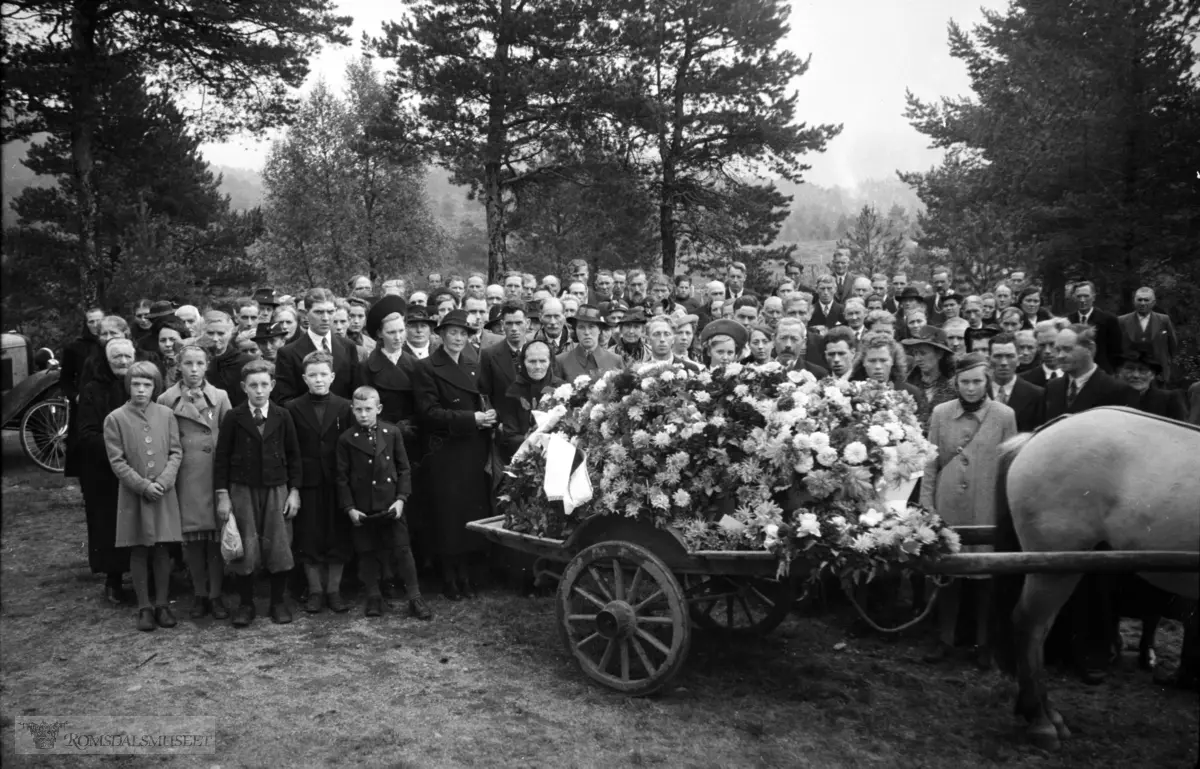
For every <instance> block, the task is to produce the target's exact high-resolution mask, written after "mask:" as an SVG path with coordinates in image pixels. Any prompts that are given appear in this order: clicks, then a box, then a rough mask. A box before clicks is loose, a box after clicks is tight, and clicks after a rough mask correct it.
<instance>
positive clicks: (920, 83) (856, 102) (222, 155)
mask: <svg viewBox="0 0 1200 769" xmlns="http://www.w3.org/2000/svg"><path fill="white" fill-rule="evenodd" d="M1005 4H1006V3H1005V2H1004V0H792V16H791V27H792V33H791V35H790V36H789V37H788V39H787V43H786V45H787V46H788V47H789V48H790V49H791V50H793V51H795V52H796V53H798V54H800V55H807V54H810V53H811V54H812V62H811V65H810V67H809V70H808V73H807V74H806V75H805V76H804V77H802V78H800V79H799V80H798V81H797V82H796V84H795V86H796V88H797V90H798V92H799V95H800V99H799V104H800V107H799V118H800V119H801V120H803V121H804V122H807V123H810V124H813V123H842V124H844V128H843V130H842V133H841V135H840V136H838V137H837V138H836V139H834V140H833V142H832V143H831V144H830V145H829V148H828V150H826V152H825V153H823V154H820V155H810V156H809V160H808V162H809V164H810V165H811V166H812V170H811V171H809V172H808V174H807V175H806V177H805V178H806V179H807V180H808V181H810V182H814V183H816V184H820V185H824V186H833V185H841V186H845V187H853V186H854V185H855V184H856V183H858V182H859V181H861V180H864V179H870V178H883V177H890V176H891V175H892V174H893V173H894V172H895V171H896V169H900V170H904V171H914V170H925V169H927V168H929V166H931V165H933V164H935V163H936V162H937V161H938V158H939V153H938V152H936V151H933V150H930V149H927V147H926V141H925V137H923V136H921V135H920V134H918V133H917V132H916V131H914V130H913V129H912V127H911V126H909V124H908V122H907V121H905V119H904V117H903V114H904V89H905V88H909V89H911V90H912V91H913V92H914V93H916V94H917V95H919V96H921V97H922V98H925V99H932V98H935V97H938V96H950V95H965V94H967V93H968V91H969V87H968V81H967V75H966V72H965V70H964V68H963V66H962V65H961V63H960V62H957V61H955V60H953V59H951V58H950V54H949V53H948V47H947V45H946V23H947V22H948V21H949V20H950V19H954V20H955V21H957V22H958V23H959V24H961V25H963V26H964V27H967V28H970V27H972V26H974V25H975V24H976V23H978V22H979V21H980V20H982V18H983V14H982V11H981V7H986V8H991V9H995V10H999V9H1001V8H1003V7H1004V6H1005ZM337 5H338V8H339V10H340V11H341V12H342V13H346V14H349V15H351V16H353V17H354V27H353V29H352V30H351V33H350V37H351V39H352V40H354V46H352V47H345V48H343V47H339V48H327V49H325V50H323V51H322V52H321V53H320V55H319V56H318V57H317V58H316V59H315V60H314V61H313V64H312V74H311V76H310V81H313V80H315V79H316V78H318V77H323V78H324V79H325V80H326V81H327V82H329V83H330V84H331V85H333V86H335V87H337V88H340V87H341V85H342V83H343V81H344V78H343V73H344V71H345V67H346V63H347V62H348V61H350V60H351V59H353V58H354V57H356V56H358V55H359V53H360V51H361V49H360V48H359V45H358V41H359V40H360V39H361V37H362V33H363V32H368V33H372V34H374V33H376V32H378V30H379V29H380V26H381V24H382V22H383V21H384V20H385V19H388V18H391V17H392V16H393V15H394V13H395V9H396V8H397V6H398V5H399V4H398V3H393V2H391V1H390V0H340V2H338V3H337ZM306 87H307V86H306ZM265 153H266V143H265V142H254V141H250V140H246V139H241V140H235V141H232V142H229V143H225V144H218V145H206V146H205V148H204V154H205V157H206V158H208V160H209V161H210V162H213V163H217V164H220V165H229V166H238V167H243V168H253V169H260V168H262V164H263V160H264V156H265Z"/></svg>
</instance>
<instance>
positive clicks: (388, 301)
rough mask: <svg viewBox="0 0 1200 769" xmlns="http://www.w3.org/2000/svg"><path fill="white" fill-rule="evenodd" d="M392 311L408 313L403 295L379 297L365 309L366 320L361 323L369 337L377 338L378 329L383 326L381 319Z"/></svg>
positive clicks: (402, 313)
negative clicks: (369, 307)
mask: <svg viewBox="0 0 1200 769" xmlns="http://www.w3.org/2000/svg"><path fill="white" fill-rule="evenodd" d="M394 312H397V313H400V314H401V315H407V314H408V302H406V301H404V297H402V296H396V295H395V294H388V295H387V296H383V297H380V299H379V301H378V302H376V303H375V304H373V305H371V309H369V310H367V322H366V323H365V324H363V331H364V332H366V335H367V336H369V337H370V338H372V339H377V338H378V337H379V329H380V327H381V326H383V319H384V318H386V317H387V316H389V315H391V314H392V313H394Z"/></svg>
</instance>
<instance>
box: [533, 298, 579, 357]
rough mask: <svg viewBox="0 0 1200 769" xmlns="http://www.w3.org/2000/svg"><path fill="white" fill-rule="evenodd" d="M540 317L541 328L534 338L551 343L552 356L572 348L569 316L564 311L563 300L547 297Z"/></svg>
mask: <svg viewBox="0 0 1200 769" xmlns="http://www.w3.org/2000/svg"><path fill="white" fill-rule="evenodd" d="M540 318H541V328H540V329H538V332H537V333H536V334H534V336H533V339H541V340H542V341H544V342H546V343H547V344H549V345H550V356H551V357H557V356H558V354H559V353H561V352H564V351H566V350H568V349H570V347H571V345H572V344H573V342H572V341H571V329H570V328H569V327H568V326H567V316H566V314H565V313H564V312H563V305H562V301H561V300H558V299H547V300H546V301H544V302H542V311H541V313H540ZM530 341H532V340H530Z"/></svg>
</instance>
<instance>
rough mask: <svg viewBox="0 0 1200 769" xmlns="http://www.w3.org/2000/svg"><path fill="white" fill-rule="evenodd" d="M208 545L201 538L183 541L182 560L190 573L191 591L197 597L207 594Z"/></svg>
mask: <svg viewBox="0 0 1200 769" xmlns="http://www.w3.org/2000/svg"><path fill="white" fill-rule="evenodd" d="M206 545H208V543H207V542H205V541H203V540H199V541H195V542H184V543H183V560H184V563H186V564H187V567H188V572H190V573H191V575H192V592H193V593H194V594H195V595H196V597H198V598H203V597H204V596H207V595H208V548H207V547H206Z"/></svg>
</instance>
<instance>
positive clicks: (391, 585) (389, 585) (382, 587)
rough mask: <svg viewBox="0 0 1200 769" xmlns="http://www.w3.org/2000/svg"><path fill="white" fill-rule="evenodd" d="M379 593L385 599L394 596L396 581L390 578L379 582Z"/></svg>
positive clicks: (390, 598)
mask: <svg viewBox="0 0 1200 769" xmlns="http://www.w3.org/2000/svg"><path fill="white" fill-rule="evenodd" d="M379 594H380V595H381V596H382V597H383V598H384V599H386V600H388V601H390V600H392V599H393V598H395V597H396V583H395V582H393V581H392V580H390V579H385V580H383V582H381V583H379Z"/></svg>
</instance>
